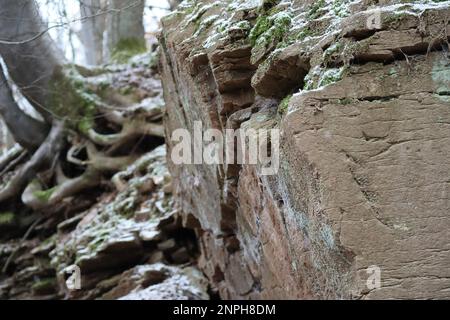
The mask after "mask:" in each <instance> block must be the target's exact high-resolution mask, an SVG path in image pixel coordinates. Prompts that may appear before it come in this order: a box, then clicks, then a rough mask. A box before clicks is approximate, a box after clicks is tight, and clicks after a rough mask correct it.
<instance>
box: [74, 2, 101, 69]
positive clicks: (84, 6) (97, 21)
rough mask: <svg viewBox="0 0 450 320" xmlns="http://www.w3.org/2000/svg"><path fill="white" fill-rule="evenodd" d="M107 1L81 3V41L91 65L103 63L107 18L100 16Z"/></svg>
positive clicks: (87, 60) (88, 62)
mask: <svg viewBox="0 0 450 320" xmlns="http://www.w3.org/2000/svg"><path fill="white" fill-rule="evenodd" d="M105 3H106V1H105V0H82V1H80V12H81V17H82V18H86V19H84V20H82V27H81V41H82V42H83V46H84V53H85V58H86V62H87V64H89V65H100V64H102V63H103V34H104V32H105V28H106V16H105V15H104V14H99V13H101V12H104V11H105V9H106V5H105Z"/></svg>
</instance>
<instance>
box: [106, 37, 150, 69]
mask: <svg viewBox="0 0 450 320" xmlns="http://www.w3.org/2000/svg"><path fill="white" fill-rule="evenodd" d="M146 50H147V48H146V45H145V40H143V39H138V38H127V39H121V40H120V41H119V42H118V43H117V45H116V46H115V48H114V49H113V51H112V54H111V60H112V61H113V62H116V63H126V62H128V60H130V58H132V57H134V56H135V55H138V54H141V53H144V52H145V51H146Z"/></svg>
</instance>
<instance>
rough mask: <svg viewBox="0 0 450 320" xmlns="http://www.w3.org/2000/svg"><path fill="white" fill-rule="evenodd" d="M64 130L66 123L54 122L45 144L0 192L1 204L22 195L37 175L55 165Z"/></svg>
mask: <svg viewBox="0 0 450 320" xmlns="http://www.w3.org/2000/svg"><path fill="white" fill-rule="evenodd" d="M63 128H64V122H62V121H55V122H54V124H53V126H52V129H51V130H50V133H49V134H48V137H47V139H46V140H45V141H44V143H43V144H42V145H41V146H40V147H39V149H37V151H36V152H35V153H34V154H33V156H32V157H31V159H30V160H29V161H28V162H27V163H25V164H24V166H23V167H21V168H20V169H19V170H18V171H17V172H16V174H15V175H14V176H13V177H12V178H11V180H10V181H9V182H8V183H7V185H6V186H5V187H4V188H3V189H2V190H1V191H0V202H2V201H5V200H7V199H10V198H12V197H14V196H16V195H18V194H20V193H21V192H22V190H23V189H24V188H25V187H26V185H27V184H28V183H29V182H30V181H31V180H32V179H33V178H34V177H35V176H36V174H38V173H39V172H41V171H43V170H45V169H47V168H49V167H50V166H51V165H52V164H53V163H54V160H55V158H56V157H57V156H58V154H59V152H60V151H61V148H62V142H63V139H62V137H63Z"/></svg>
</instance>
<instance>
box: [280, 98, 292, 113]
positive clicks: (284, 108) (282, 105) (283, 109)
mask: <svg viewBox="0 0 450 320" xmlns="http://www.w3.org/2000/svg"><path fill="white" fill-rule="evenodd" d="M291 98H292V94H290V95H288V96H286V97H285V98H284V99H283V100H281V102H280V104H279V105H278V113H279V114H281V115H283V114H286V113H287V111H288V107H289V101H290V100H291Z"/></svg>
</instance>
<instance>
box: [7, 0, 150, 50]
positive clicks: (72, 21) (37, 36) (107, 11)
mask: <svg viewBox="0 0 450 320" xmlns="http://www.w3.org/2000/svg"><path fill="white" fill-rule="evenodd" d="M141 2H142V0H137V1H135V2H133V3H132V4H130V5H128V6H125V7H123V8H121V9H114V8H110V9H108V10H105V11H102V12H99V13H96V14H93V15H90V16H85V17H80V18H77V19H73V20H70V21H67V22H63V23H59V24H55V25H53V26H50V27H48V28H47V29H45V30H43V31H41V32H39V33H37V34H36V35H35V36H33V37H31V38H29V39H26V40H21V41H8V40H0V44H3V45H22V44H25V43H28V42H32V41H35V40H37V39H39V38H40V37H42V36H43V35H45V34H46V33H47V32H49V31H50V30H52V29H55V28H61V27H65V26H68V25H70V24H72V23H75V22H80V21H81V22H82V21H85V20H87V19H91V18H95V17H98V16H101V15H104V14H108V13H115V14H117V13H120V12H121V11H124V10H128V9H131V8H134V7H136V6H138V5H139V3H141Z"/></svg>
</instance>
